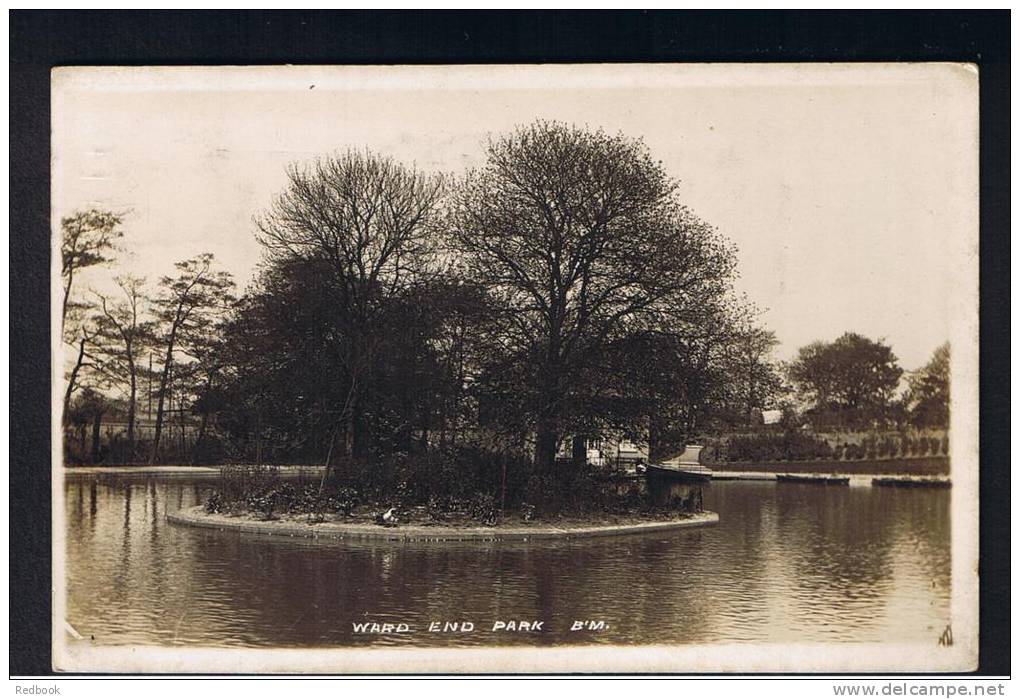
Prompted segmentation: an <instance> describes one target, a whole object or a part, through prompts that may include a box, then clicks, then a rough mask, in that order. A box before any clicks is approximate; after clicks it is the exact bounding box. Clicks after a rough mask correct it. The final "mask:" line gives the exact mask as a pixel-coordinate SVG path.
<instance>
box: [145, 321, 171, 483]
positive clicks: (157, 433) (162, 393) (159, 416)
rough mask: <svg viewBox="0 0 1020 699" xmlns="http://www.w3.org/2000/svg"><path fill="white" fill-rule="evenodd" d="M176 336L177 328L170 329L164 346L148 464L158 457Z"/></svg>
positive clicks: (154, 461)
mask: <svg viewBox="0 0 1020 699" xmlns="http://www.w3.org/2000/svg"><path fill="white" fill-rule="evenodd" d="M176 335H177V326H176V325H174V326H172V327H171V328H170V339H169V340H168V341H167V346H166V359H165V360H164V362H163V374H162V375H161V376H160V379H159V391H158V392H157V398H156V426H155V428H154V429H153V433H152V452H151V453H150V454H149V463H150V464H154V463H156V458H157V456H159V439H160V437H161V436H162V434H163V401H164V399H165V398H166V387H167V383H168V381H169V379H170V367H171V365H172V364H173V360H174V340H175V339H176Z"/></svg>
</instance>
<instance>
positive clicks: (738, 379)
mask: <svg viewBox="0 0 1020 699" xmlns="http://www.w3.org/2000/svg"><path fill="white" fill-rule="evenodd" d="M61 226H62V231H63V237H64V246H63V250H62V253H63V255H62V256H63V262H64V264H63V274H62V278H63V280H64V285H65V286H64V289H65V293H64V295H65V298H66V300H65V302H64V307H63V332H64V340H65V343H66V345H67V347H68V352H67V353H66V355H67V356H68V366H67V384H66V387H65V423H66V424H67V425H68V429H69V431H70V434H77V435H78V436H80V437H81V441H82V444H84V443H85V442H86V441H87V440H86V439H85V435H86V432H87V431H88V428H89V427H90V426H91V427H92V428H93V432H94V435H93V436H94V437H95V441H94V443H93V449H91V450H90V449H88V448H86V449H84V454H79V456H80V457H81V458H85V459H90V458H91V459H103V458H106V460H108V461H109V460H116V459H120V460H145V461H150V462H157V461H167V460H174V461H185V462H199V461H247V462H253V461H255V462H258V461H278V462H279V461H334V462H338V461H341V460H346V461H351V460H361V461H371V460H373V459H376V460H378V459H379V458H381V457H383V456H385V455H389V454H415V453H425V452H428V451H430V450H435V449H447V448H455V447H457V446H463V445H473V446H479V445H483V446H484V447H485V448H487V449H489V450H491V452H492V453H514V454H518V455H525V456H526V457H527V459H528V460H529V461H531V462H533V463H535V464H538V465H541V466H544V467H548V466H552V465H553V463H554V462H555V460H556V458H557V454H562V453H564V451H566V452H567V453H571V454H572V455H573V459H574V461H579V460H583V459H584V453H585V450H584V445H585V441H586V440H587V439H591V438H599V437H603V436H610V435H616V436H621V437H622V436H629V437H631V438H634V439H640V440H642V441H647V442H648V443H650V445H651V448H652V451H653V454H656V453H657V454H662V453H665V452H667V451H669V450H672V449H675V448H678V447H679V446H682V444H683V443H684V441H685V440H687V439H689V438H690V436H691V435H694V434H697V433H703V432H705V431H707V430H711V429H716V428H722V427H725V426H750V425H753V424H755V422H756V421H760V415H761V410H762V409H763V408H766V407H770V406H772V405H774V404H775V402H776V400H777V396H778V395H779V393H780V392H781V390H782V388H783V381H782V377H781V375H780V372H779V367H778V365H777V364H776V363H775V362H774V361H773V360H772V359H771V350H772V349H773V347H774V346H775V345H776V344H777V343H776V339H775V336H774V335H773V334H772V333H771V332H769V331H767V330H766V329H764V328H762V327H761V326H760V323H759V321H758V318H757V313H756V311H755V310H754V309H753V307H752V306H751V305H750V304H749V303H747V302H746V301H745V300H744V299H742V298H740V297H738V296H737V295H736V294H734V293H733V291H732V281H733V279H734V275H735V253H734V249H733V247H732V246H731V245H730V244H729V243H728V242H727V241H726V240H725V239H723V238H722V237H721V236H720V235H719V233H718V232H717V231H716V230H715V229H714V228H712V227H711V226H710V225H709V224H707V223H706V222H704V221H703V220H701V219H700V218H698V217H697V216H696V215H695V214H694V213H693V212H691V211H690V210H689V209H688V208H687V207H685V206H684V205H683V204H682V202H681V201H680V198H679V190H678V184H677V182H676V181H675V180H674V179H673V178H671V177H670V176H669V175H668V174H667V173H666V171H665V170H664V168H663V166H662V165H661V163H659V162H658V161H656V160H655V159H654V158H653V157H652V155H651V154H650V152H649V151H648V149H647V147H646V146H645V145H644V144H643V143H642V142H641V141H640V140H635V139H631V138H628V137H625V136H622V135H610V134H606V133H604V132H602V131H591V130H586V129H581V128H575V127H572V126H568V125H564V124H559V123H549V122H536V123H533V124H530V125H527V126H523V127H521V128H518V129H517V130H515V131H513V132H512V133H508V134H505V135H502V136H498V137H494V138H492V139H491V140H490V141H489V143H488V145H487V148H486V154H485V161H484V163H483V164H482V165H481V166H480V167H479V168H477V169H474V170H471V171H469V172H467V173H464V174H463V175H461V176H458V177H450V176H446V175H436V174H431V173H426V172H423V171H421V170H420V169H418V168H416V167H413V166H408V165H405V164H401V163H398V162H396V161H394V160H393V159H391V158H388V157H384V156H380V155H376V154H373V153H370V152H366V151H356V150H349V151H342V152H339V153H337V154H334V155H329V156H323V157H321V158H319V159H318V160H316V161H314V162H311V163H304V164H295V165H293V166H291V167H290V168H289V170H288V182H287V186H286V187H285V188H284V189H283V191H282V192H280V193H279V194H278V195H277V196H276V197H275V199H274V200H273V201H272V202H269V203H268V205H267V207H266V208H265V210H264V211H263V212H262V213H260V214H258V215H257V216H256V217H255V227H256V235H257V238H258V240H259V241H260V243H261V244H262V246H263V249H264V259H263V263H262V265H261V266H260V268H259V272H258V274H257V276H256V278H255V279H254V280H253V281H252V283H251V284H249V286H248V287H247V288H246V289H245V291H244V293H243V294H240V295H239V296H235V289H234V284H233V281H232V280H231V278H230V275H229V274H227V273H226V272H223V271H221V270H219V268H218V267H217V265H216V262H215V260H214V259H213V257H212V256H211V255H208V254H202V255H197V256H195V257H194V258H192V259H189V260H186V261H182V262H180V263H178V265H177V268H176V272H175V274H173V275H170V276H168V277H165V278H163V279H161V280H159V281H158V282H157V283H155V284H153V285H150V284H148V283H147V282H146V280H143V279H137V278H133V277H128V276H125V277H119V278H118V279H117V288H118V293H117V294H114V295H110V296H107V295H105V294H99V293H96V292H94V291H88V290H81V289H79V288H78V286H77V284H76V282H77V280H78V279H79V278H80V272H81V271H82V270H83V269H85V268H87V267H92V266H96V265H104V264H106V263H108V262H109V261H110V260H111V259H112V258H114V257H115V256H116V254H117V252H118V244H119V241H120V239H121V238H122V237H124V236H125V235H127V236H128V237H129V232H125V231H124V230H123V229H124V223H123V220H122V217H121V216H120V215H118V214H115V213H110V212H102V211H86V212H79V213H76V214H74V215H73V216H71V217H69V218H66V219H64V220H63V221H62V222H61ZM143 387H144V390H143ZM150 387H151V390H150ZM143 400H144V402H145V411H144V414H145V415H146V422H147V431H146V436H145V438H144V439H141V438H140V437H139V436H138V431H137V430H136V429H135V425H136V423H137V422H138V416H139V415H140V414H142V411H141V402H142V401H143ZM150 401H151V403H152V406H151V409H150V405H149V403H150ZM113 412H116V413H117V414H118V415H119V416H120V415H122V416H123V419H125V420H126V421H127V424H128V428H127V432H126V434H125V435H124V437H123V439H122V442H123V443H122V444H120V445H119V450H120V451H119V452H118V453H117V454H107V455H105V456H104V455H102V454H99V453H98V451H99V450H98V447H97V445H98V436H96V435H98V429H99V427H98V426H99V425H100V424H101V422H102V420H103V418H104V416H109V415H110V414H112V413H113ZM150 415H151V419H150V418H149V416H150ZM174 421H177V422H179V423H184V422H186V423H187V427H188V430H189V431H190V434H191V442H190V444H189V445H188V446H187V448H186V449H185V450H183V451H182V449H181V448H180V447H179V446H176V445H174V444H168V443H166V440H165V439H164V436H163V435H164V434H165V430H166V429H167V426H168V425H172V424H174ZM143 442H144V443H143ZM90 452H91V453H90Z"/></svg>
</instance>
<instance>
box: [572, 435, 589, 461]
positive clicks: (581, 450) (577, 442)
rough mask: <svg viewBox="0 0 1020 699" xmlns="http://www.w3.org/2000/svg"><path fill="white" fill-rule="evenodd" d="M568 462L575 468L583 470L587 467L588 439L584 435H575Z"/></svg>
mask: <svg viewBox="0 0 1020 699" xmlns="http://www.w3.org/2000/svg"><path fill="white" fill-rule="evenodd" d="M570 460H571V461H572V462H573V463H574V466H575V467H577V468H584V467H585V466H587V465H588V438H587V436H585V435H575V436H574V439H573V442H572V443H571V445H570Z"/></svg>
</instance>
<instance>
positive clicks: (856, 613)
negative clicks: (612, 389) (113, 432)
mask: <svg viewBox="0 0 1020 699" xmlns="http://www.w3.org/2000/svg"><path fill="white" fill-rule="evenodd" d="M211 487H212V481H209V480H204V481H203V480H189V479H181V478H148V479H144V478H134V479H130V480H127V479H113V478H110V477H109V476H106V477H103V478H102V480H100V481H99V482H96V481H95V480H91V479H88V478H81V479H79V478H75V477H68V479H67V480H66V482H65V485H64V490H65V497H66V500H65V510H66V514H67V563H68V566H67V592H68V605H67V606H68V621H69V622H70V623H71V624H72V625H73V626H74V628H75V629H77V630H78V631H79V632H80V633H81V634H83V635H84V636H85V637H86V638H94V640H95V643H97V644H102V645H123V644H147V645H152V644H158V645H178V644H179V645H200V646H218V647H224V646H267V645H268V646H294V647H300V646H368V645H437V646H444V645H445V646H449V645H462V646H467V645H509V644H530V645H554V644H563V643H571V644H584V643H612V644H644V643H668V644H684V643H716V642H718V643H723V642H798V643H802V642H831V641H887V642H889V641H895V642H900V641H902V642H911V641H920V642H925V643H931V644H932V645H933V647H934V643H935V640H936V638H937V637H938V635H939V634H940V633H941V631H942V629H943V628H944V627H945V625H946V624H947V623H948V621H949V594H950V553H949V551H950V538H949V536H950V532H949V491H948V490H941V489H936V490H926V489H916V490H906V489H904V490H900V489H895V488H870V487H850V488H846V487H832V486H828V487H827V486H818V485H794V484H776V483H774V482H749V481H729V482H720V481H717V482H714V483H712V484H711V485H709V486H707V487H706V489H705V506H706V507H707V508H708V509H710V510H713V511H716V512H718V513H719V516H720V518H721V521H720V523H719V524H718V525H717V526H715V527H708V528H700V529H691V530H687V531H683V530H681V531H676V532H671V533H659V534H654V533H653V534H639V535H632V536H624V537H615V538H607V539H593V540H585V541H577V542H555V543H550V542H535V543H500V544H479V543H461V544H449V543H446V544H427V545H423V544H403V543H391V542H371V543H370V542H356V543H355V542H335V543H311V542H307V541H298V540H292V539H282V538H278V537H277V538H274V537H257V536H251V535H242V534H236V533H228V532H217V531H206V530H195V529H188V528H182V527H178V526H172V525H169V524H167V522H166V519H165V517H166V514H167V513H168V512H173V511H174V510H177V509H179V508H182V507H190V506H192V505H195V504H199V503H201V502H202V501H203V500H204V498H205V496H206V495H207V494H208V492H209V491H210V489H211ZM496 620H504V621H508V620H544V628H543V630H542V631H541V632H537V633H506V632H492V631H491V629H492V626H493V623H494V622H495V621H496ZM575 620H597V621H602V622H604V623H605V625H606V628H604V629H603V630H597V631H574V632H572V631H570V630H569V629H570V627H571V624H572V622H573V621H575ZM433 621H440V622H443V621H468V622H472V623H474V625H475V631H474V632H472V633H448V634H440V633H429V632H428V631H427V627H428V624H429V622H433ZM355 622H357V623H361V622H379V623H382V622H390V623H398V622H405V623H407V624H409V625H410V626H411V627H412V628H413V629H414V632H413V633H407V634H395V635H388V636H379V635H360V634H355V633H354V632H353V624H354V623H355Z"/></svg>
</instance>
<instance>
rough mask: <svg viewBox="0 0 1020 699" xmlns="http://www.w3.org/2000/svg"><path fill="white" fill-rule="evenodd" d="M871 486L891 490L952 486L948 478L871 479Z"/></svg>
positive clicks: (900, 477)
mask: <svg viewBox="0 0 1020 699" xmlns="http://www.w3.org/2000/svg"><path fill="white" fill-rule="evenodd" d="M871 485H880V486H891V487H893V488H949V487H951V486H952V482H951V481H950V480H949V479H948V478H925V477H920V478H918V477H916V476H887V477H880V478H872V479H871Z"/></svg>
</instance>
